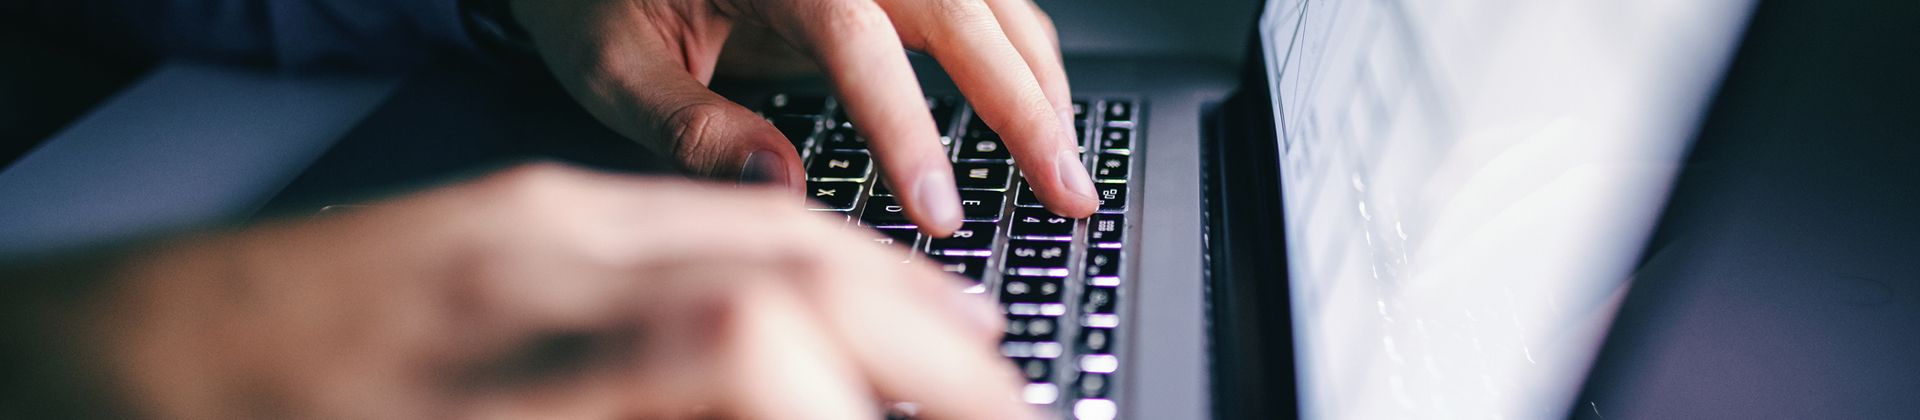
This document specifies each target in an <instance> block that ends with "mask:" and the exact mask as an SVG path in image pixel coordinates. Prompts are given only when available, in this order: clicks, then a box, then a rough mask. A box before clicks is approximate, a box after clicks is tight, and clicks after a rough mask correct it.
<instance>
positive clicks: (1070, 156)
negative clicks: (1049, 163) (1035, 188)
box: [1053, 150, 1093, 200]
mask: <svg viewBox="0 0 1920 420" xmlns="http://www.w3.org/2000/svg"><path fill="white" fill-rule="evenodd" d="M1053 165H1054V171H1055V172H1059V173H1060V186H1061V187H1064V188H1065V189H1066V190H1067V191H1068V192H1072V193H1074V194H1075V195H1079V196H1081V197H1086V198H1087V199H1089V200H1092V199H1093V178H1091V177H1088V176H1087V167H1086V166H1082V165H1081V164H1080V154H1079V153H1074V152H1073V150H1061V151H1060V156H1059V157H1056V158H1054V159H1053Z"/></svg>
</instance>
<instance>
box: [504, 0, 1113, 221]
mask: <svg viewBox="0 0 1920 420" xmlns="http://www.w3.org/2000/svg"><path fill="white" fill-rule="evenodd" d="M511 7H512V9H513V15H514V16H515V18H516V19H517V20H518V21H519V22H520V23H521V25H522V26H524V27H525V28H526V29H527V31H528V33H529V34H530V35H531V36H532V37H533V41H534V45H535V48H536V49H537V50H539V51H540V54H541V56H542V57H543V58H544V59H545V61H546V63H547V65H548V67H549V68H550V69H551V70H552V71H553V72H554V73H555V74H556V75H558V76H559V79H560V80H561V82H562V84H563V85H565V86H566V87H567V89H568V90H569V92H570V93H572V94H573V96H574V98H575V99H577V100H579V101H580V102H581V103H582V104H583V105H584V106H585V107H586V108H587V110H588V111H589V112H591V113H592V114H593V115H594V116H595V117H597V118H598V119H600V120H601V121H602V122H605V123H607V124H608V125H609V126H611V127H613V128H614V129H615V130H616V131H619V132H621V133H622V134H624V135H626V136H627V137H629V138H633V139H636V140H638V141H640V142H641V143H642V144H645V145H648V146H649V147H650V148H651V149H653V150H655V151H658V152H661V153H663V154H666V155H670V156H673V157H675V158H677V159H678V160H679V161H680V162H682V163H683V164H684V165H686V166H687V167H688V168H690V169H692V170H694V171H695V172H699V173H701V174H704V175H708V176H715V177H740V176H743V175H746V176H748V177H751V178H759V179H766V180H771V181H773V182H774V183H778V184H785V185H786V186H787V187H788V188H791V189H793V190H794V191H799V190H800V188H803V187H804V185H803V184H804V182H802V181H801V180H802V179H803V178H802V177H803V176H804V175H803V174H802V169H801V167H800V157H799V154H798V153H796V152H795V151H794V149H793V146H792V145H791V144H789V143H788V142H787V141H786V140H785V139H784V138H783V137H782V136H781V135H780V132H779V131H778V130H776V129H774V128H773V126H772V125H770V124H769V123H767V122H766V121H764V120H762V119H760V118H758V117H757V116H756V115H754V114H753V113H752V112H751V111H749V110H747V109H746V108H744V107H741V106H739V105H737V104H734V103H732V102H729V101H727V100H726V99H725V98H722V97H720V96H719V95H716V94H714V93H713V92H712V91H710V90H708V89H707V87H706V84H707V82H709V81H710V80H711V78H712V76H713V74H714V72H715V65H716V61H717V60H718V58H719V57H720V55H721V49H722V48H721V47H722V46H723V45H726V44H727V43H728V39H729V36H730V35H734V34H749V36H753V35H752V34H769V33H770V34H773V35H774V36H777V37H778V38H780V39H781V40H784V42H785V43H786V44H788V45H790V46H792V47H793V48H794V49H796V50H798V51H800V52H802V53H803V54H804V55H806V56H808V57H811V58H812V59H813V60H814V61H815V62H816V63H817V64H818V65H819V66H820V67H821V68H822V69H823V70H824V71H825V72H826V74H827V75H828V77H829V79H830V80H831V81H832V82H833V85H834V87H835V89H836V90H837V92H838V94H839V96H840V98H841V99H842V103H843V104H844V106H845V107H846V109H847V112H848V114H849V116H850V117H852V118H853V119H854V120H856V121H859V122H860V130H861V133H862V134H863V135H864V136H866V137H867V138H868V139H870V141H869V145H870V148H871V149H872V151H873V154H874V158H875V160H876V161H878V162H880V164H881V165H880V167H881V168H882V169H883V171H884V172H885V173H884V176H886V179H887V182H888V183H889V185H893V186H896V188H894V191H895V193H896V194H898V195H899V196H900V197H901V202H902V203H905V204H906V211H907V215H908V217H909V218H911V219H912V220H913V221H914V222H915V223H916V224H918V225H919V226H920V228H921V230H923V231H925V232H927V233H928V234H931V235H934V236H939V237H944V236H946V235H948V234H951V233H952V232H953V231H954V230H955V229H958V228H959V227H960V222H961V211H960V206H959V196H958V194H957V193H956V191H955V187H954V180H953V175H952V172H951V171H952V169H951V166H950V164H949V163H947V160H946V159H945V154H944V153H943V151H942V149H941V146H940V143H939V141H938V140H937V139H938V137H939V136H938V134H937V133H936V132H935V129H934V127H935V125H934V123H933V118H932V116H931V115H930V114H929V113H928V112H927V109H926V105H925V103H924V99H923V96H922V93H921V91H920V86H919V83H918V82H917V81H916V80H915V78H914V74H913V71H912V69H911V68H910V67H909V65H908V63H907V59H906V55H905V52H904V51H905V50H904V48H912V49H915V50H920V51H924V52H926V53H928V54H929V55H932V56H933V57H934V58H935V59H937V60H939V62H940V63H941V65H942V66H943V67H945V68H946V70H947V73H948V74H950V75H951V76H952V77H953V79H954V82H955V83H956V84H957V85H958V86H959V87H960V90H961V92H962V93H964V94H965V95H966V96H967V97H968V99H969V101H970V102H972V103H973V105H974V108H975V110H976V111H977V112H978V113H979V114H980V116H981V118H982V119H983V120H985V121H986V123H987V124H988V125H989V126H991V127H993V128H994V130H995V131H996V132H998V133H1000V134H1001V135H1002V136H1003V139H1004V140H1005V142H1006V144H1007V148H1008V150H1009V151H1010V152H1012V154H1013V156H1014V159H1015V161H1017V162H1018V164H1019V165H1020V170H1021V172H1022V173H1023V174H1024V175H1025V176H1026V178H1027V180H1029V181H1030V182H1031V185H1032V188H1033V190H1034V192H1035V194H1036V195H1037V196H1038V198H1039V199H1040V201H1041V202H1042V203H1043V204H1046V206H1047V207H1048V208H1049V209H1051V210H1052V211H1053V212H1055V213H1058V214H1061V215H1064V216H1069V217H1086V216H1088V215H1090V214H1092V213H1093V211H1094V210H1095V207H1097V206H1098V201H1097V200H1096V199H1095V198H1094V196H1093V184H1092V181H1091V179H1090V178H1089V177H1088V175H1087V171H1086V169H1085V168H1084V167H1083V166H1082V165H1081V160H1080V157H1079V155H1078V149H1077V144H1078V141H1077V140H1075V136H1076V135H1075V134H1074V129H1073V123H1072V118H1073V109H1072V102H1071V99H1070V95H1069V93H1068V87H1067V78H1066V72H1065V71H1064V70H1063V69H1062V67H1061V62H1060V61H1061V60H1060V52H1059V45H1058V41H1057V40H1056V39H1054V31H1053V26H1052V23H1051V21H1050V20H1049V19H1048V18H1047V16H1046V15H1045V14H1044V13H1042V12H1041V11H1040V9H1039V8H1038V7H1037V6H1035V5H1034V4H1033V3H1032V2H1031V1H1030V0H877V1H874V0H654V1H642V0H513V2H512V4H511ZM903 47H904V48H903Z"/></svg>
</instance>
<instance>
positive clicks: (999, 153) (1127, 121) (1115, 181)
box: [759, 94, 1142, 419]
mask: <svg viewBox="0 0 1920 420" xmlns="http://www.w3.org/2000/svg"><path fill="white" fill-rule="evenodd" d="M1139 105H1140V104H1139V102H1138V101H1134V100H1129V99H1106V100H1099V101H1090V100H1076V101H1074V118H1075V119H1074V126H1075V128H1077V129H1078V130H1077V131H1078V132H1079V134H1080V137H1081V138H1080V150H1081V155H1082V159H1083V160H1084V163H1085V164H1087V165H1088V168H1089V169H1090V172H1091V174H1092V175H1093V179H1094V181H1095V187H1096V188H1095V192H1096V193H1097V194H1098V195H1099V198H1100V201H1101V202H1100V210H1099V213H1098V214H1096V215H1094V216H1093V217H1090V218H1087V219H1070V218H1066V217H1061V216H1057V215H1054V214H1053V213H1052V212H1049V211H1047V210H1046V209H1045V208H1042V206H1041V205H1040V202H1039V201H1038V200H1036V199H1035V198H1034V195H1033V191H1032V190H1030V189H1028V188H1027V185H1026V181H1025V180H1024V179H1023V178H1021V176H1020V172H1019V169H1018V168H1016V167H1014V166H1013V160H1012V156H1011V155H1010V154H1008V153H1007V149H1006V144H1005V143H1003V142H1001V140H1000V136H999V135H998V134H996V133H994V132H993V130H992V129H990V128H988V127H987V125H986V124H985V123H984V122H982V121H980V120H979V118H978V117H977V116H975V115H974V114H973V113H972V111H971V110H970V109H968V107H967V104H965V103H964V101H961V100H960V99H959V98H957V97H933V98H928V99H927V107H928V109H929V110H930V111H932V113H933V116H934V120H935V121H936V123H937V125H938V127H939V130H940V134H941V142H942V143H944V144H945V145H946V146H947V152H948V157H949V158H950V159H952V162H953V170H954V179H955V181H956V183H957V184H958V186H959V188H960V190H961V191H960V199H961V203H962V208H963V212H964V214H965V218H966V220H967V221H966V223H965V224H963V225H962V226H961V228H960V230H959V231H958V233H956V234H955V235H954V236H953V237H951V238H938V239H935V238H929V237H927V236H926V235H922V234H920V233H919V232H918V231H917V230H916V229H915V226H913V224H912V221H910V220H908V219H907V217H906V214H905V213H903V212H902V208H901V205H900V203H899V202H898V201H897V200H896V199H895V198H894V197H893V195H892V193H891V190H890V189H889V188H888V187H887V185H886V184H885V182H883V181H879V180H878V178H880V176H879V174H878V173H877V170H876V168H875V166H874V162H873V161H872V158H871V157H870V156H869V154H868V152H867V149H866V143H867V142H866V139H864V138H863V137H861V136H860V133H859V129H858V125H856V124H854V123H853V122H852V121H850V120H849V119H847V118H846V115H845V114H844V113H843V112H841V110H840V109H839V107H838V105H837V104H836V103H835V101H834V100H833V99H832V98H828V97H826V96H821V95H797V94H777V95H773V96H771V97H769V98H767V99H766V100H765V101H763V103H762V106H761V107H760V108H759V109H760V112H761V113H762V115H764V116H766V117H767V119H768V120H770V121H772V122H773V124H774V126H775V127H777V128H779V129H780V132H781V133H783V134H785V135H786V136H787V139H788V140H790V141H792V142H793V145H794V147H795V148H797V149H799V150H800V154H801V157H802V159H803V160H804V161H805V162H806V168H807V169H806V170H807V192H808V194H809V195H810V196H811V197H812V198H813V200H812V201H811V203H810V204H809V206H810V207H809V208H810V209H812V210H815V211H821V212H837V213H841V214H844V215H845V216H846V220H847V221H848V222H847V223H851V224H858V225H861V226H866V227H869V228H872V229H874V230H875V231H877V232H878V234H877V235H874V240H875V241H879V242H882V243H887V244H893V245H898V246H900V247H902V248H903V249H910V251H904V252H903V253H902V258H903V260H909V261H910V260H914V259H922V258H931V259H933V260H934V261H935V262H937V263H938V264H939V265H940V267H941V268H942V269H943V270H946V271H948V272H952V273H956V274H959V275H962V276H965V277H967V278H970V279H973V280H975V281H978V282H979V283H978V284H976V285H975V286H974V287H973V288H971V289H969V292H970V293H987V294H991V295H992V296H993V297H994V298H995V300H996V301H997V302H998V303H999V305H1000V308H1001V310H1002V311H1003V312H1004V313H1005V314H1006V315H1007V330H1006V334H1005V336H1004V337H1003V338H1002V342H1001V347H1000V351H1001V354H1003V355H1005V356H1006V357H1007V358H1008V359H1010V360H1012V361H1013V363H1014V366H1015V367H1016V368H1017V369H1019V370H1020V372H1022V374H1023V375H1025V377H1026V379H1027V381H1028V385H1027V386H1026V389H1025V393H1024V398H1025V399H1026V401H1027V402H1029V403H1032V404H1037V405H1044V406H1048V407H1050V408H1052V409H1053V410H1056V411H1055V412H1056V413H1061V414H1064V415H1071V416H1072V417H1075V418H1087V419H1092V418H1112V417H1113V416H1114V415H1115V414H1116V413H1117V411H1118V406H1117V405H1116V404H1115V403H1114V398H1115V397H1116V394H1117V393H1116V392H1115V390H1116V389H1118V388H1117V387H1116V381H1115V380H1116V379H1117V378H1119V377H1120V376H1121V374H1122V372H1119V367H1120V358H1119V356H1120V355H1121V354H1122V353H1123V351H1122V350H1121V346H1120V345H1119V341H1117V340H1118V336H1117V333H1118V332H1119V331H1120V329H1121V319H1122V318H1121V311H1120V308H1121V306H1120V300H1121V299H1123V298H1124V297H1125V296H1126V295H1127V293H1128V291H1129V290H1130V288H1129V287H1128V286H1127V284H1128V282H1130V281H1131V280H1130V279H1128V276H1130V275H1131V274H1129V273H1130V271H1129V270H1127V269H1126V268H1125V267H1126V266H1125V265H1122V263H1123V262H1124V261H1123V258H1124V257H1125V256H1126V255H1129V254H1128V252H1129V251H1128V250H1129V249H1130V247H1129V246H1128V242H1127V241H1129V240H1130V238H1128V237H1127V236H1128V230H1129V219H1130V217H1133V216H1134V215H1135V214H1137V212H1133V213H1129V212H1128V202H1127V200H1128V198H1127V196H1128V191H1129V190H1130V187H1131V186H1132V185H1137V184H1135V183H1133V181H1134V180H1133V177H1134V172H1135V171H1134V169H1133V160H1134V159H1133V157H1134V156H1136V154H1135V151H1136V150H1138V149H1137V148H1138V147H1140V145H1141V144H1142V141H1141V139H1140V138H1139V137H1138V135H1139V133H1140V128H1141V127H1139V126H1138V124H1137V121H1136V116H1137V115H1138V114H1139V112H1138V111H1139Z"/></svg>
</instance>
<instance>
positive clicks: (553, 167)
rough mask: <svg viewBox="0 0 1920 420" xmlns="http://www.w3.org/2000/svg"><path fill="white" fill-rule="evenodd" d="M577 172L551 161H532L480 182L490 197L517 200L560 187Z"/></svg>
mask: <svg viewBox="0 0 1920 420" xmlns="http://www.w3.org/2000/svg"><path fill="white" fill-rule="evenodd" d="M576 175H577V174H576V173H575V172H574V169H573V168H569V167H567V166H566V165H562V164H559V163H553V162H534V163H527V164H522V165H519V166H515V167H513V168H512V169H508V170H505V171H501V172H500V173H498V174H495V175H493V176H491V177H488V178H487V179H486V180H485V181H482V182H481V188H482V189H483V190H484V191H485V192H486V193H487V195H489V198H490V199H496V200H508V201H517V200H524V199H527V198H530V197H529V196H530V195H534V194H536V193H540V192H544V191H551V190H554V189H558V188H560V187H561V186H562V185H565V184H566V183H567V182H569V181H568V180H569V179H572V178H573V177H575V176H576Z"/></svg>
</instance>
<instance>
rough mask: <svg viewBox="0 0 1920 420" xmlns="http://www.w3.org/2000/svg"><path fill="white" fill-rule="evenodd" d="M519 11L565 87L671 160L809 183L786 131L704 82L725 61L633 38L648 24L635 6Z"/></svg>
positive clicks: (710, 171) (694, 167)
mask: <svg viewBox="0 0 1920 420" xmlns="http://www.w3.org/2000/svg"><path fill="white" fill-rule="evenodd" d="M515 9H516V11H517V12H519V13H516V15H517V16H519V17H520V18H521V21H522V22H523V24H525V25H526V26H527V28H528V31H529V33H530V34H532V36H533V41H534V44H535V49H536V50H538V51H539V52H540V55H541V56H542V58H543V60H544V61H545V62H546V63H547V65H548V67H549V68H550V70H552V71H553V73H554V75H555V77H556V78H557V79H558V80H560V83H561V85H563V86H565V87H566V89H567V91H568V93H570V94H571V95H572V96H573V97H574V99H575V100H576V101H578V102H579V103H580V104H581V106H583V107H584V108H586V109H587V111H588V112H589V113H591V114H593V116H594V118H596V119H599V120H600V122H602V123H605V124H607V126H609V127H611V128H613V129H614V131H618V132H620V134H622V135H625V136H626V137H627V138H629V139H633V140H635V141H638V142H640V144H641V145H643V146H645V147H647V148H648V149H651V150H652V151H653V152H655V153H659V154H661V155H665V156H672V157H673V158H674V159H675V160H677V161H679V162H680V164H681V165H682V166H683V167H684V168H686V169H687V170H688V171H689V172H692V173H694V174H696V175H701V176H706V177H711V178H718V179H727V180H741V181H747V182H752V183H764V184H772V185H777V186H782V187H784V188H787V189H790V190H792V191H793V192H794V193H796V194H797V193H799V192H800V191H801V188H802V187H804V184H805V182H803V178H802V176H803V175H802V172H801V168H800V154H799V152H798V151H796V150H794V147H793V145H792V144H791V143H788V142H787V140H786V137H785V136H783V135H781V134H780V131H779V130H777V129H775V128H774V127H773V124H772V123H769V122H767V121H766V120H764V119H761V118H760V116H759V115H757V114H754V113H753V111H749V110H747V108H746V107H742V106H740V105H739V104H735V103H733V102H732V101H729V100H727V99H726V98H723V97H721V96H720V95H719V94H716V93H714V92H713V91H712V90H709V89H707V86H706V84H705V83H703V82H701V81H700V80H698V79H696V75H699V77H703V78H704V77H706V75H707V74H710V73H711V72H710V70H711V68H712V65H713V61H714V60H715V59H716V58H717V57H712V56H709V54H706V53H703V52H699V51H694V50H688V47H687V46H685V45H679V46H676V45H675V44H672V43H668V42H665V41H664V40H662V39H660V38H658V37H652V36H631V35H633V34H631V33H630V32H632V31H633V30H635V29H634V28H635V27H636V25H633V24H631V23H632V22H633V21H636V20H639V21H644V20H645V17H644V16H628V14H631V13H632V10H631V8H622V7H614V8H599V7H584V6H579V5H578V4H575V3H566V2H556V3H548V2H540V3H533V4H530V5H527V6H524V7H522V6H519V5H516V8H515ZM718 33H721V34H724V31H718ZM722 40H724V36H721V37H720V38H719V39H692V38H689V39H686V40H685V41H687V42H690V43H695V44H715V45H717V44H718V43H719V42H721V41H722ZM694 41H699V42H694ZM702 69H705V70H702Z"/></svg>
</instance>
